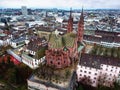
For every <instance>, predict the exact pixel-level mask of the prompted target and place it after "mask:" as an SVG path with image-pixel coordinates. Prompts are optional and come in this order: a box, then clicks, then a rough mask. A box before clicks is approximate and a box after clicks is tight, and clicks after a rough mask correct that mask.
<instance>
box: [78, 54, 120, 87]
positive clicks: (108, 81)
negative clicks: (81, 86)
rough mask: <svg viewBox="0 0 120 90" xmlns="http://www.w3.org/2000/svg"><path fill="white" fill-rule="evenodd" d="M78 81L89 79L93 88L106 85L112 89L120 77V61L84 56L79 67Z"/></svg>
mask: <svg viewBox="0 0 120 90" xmlns="http://www.w3.org/2000/svg"><path fill="white" fill-rule="evenodd" d="M76 73H77V81H78V82H79V81H81V82H84V81H83V78H85V79H87V80H88V81H86V82H85V83H87V82H89V83H88V84H90V85H91V86H93V87H97V86H98V85H104V86H108V87H111V86H113V83H114V82H115V81H117V82H118V80H119V75H120V60H118V59H114V58H109V57H102V56H95V55H89V54H82V56H81V60H80V64H79V65H78V66H77V71H76Z"/></svg>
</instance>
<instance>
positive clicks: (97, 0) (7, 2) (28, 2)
mask: <svg viewBox="0 0 120 90" xmlns="http://www.w3.org/2000/svg"><path fill="white" fill-rule="evenodd" d="M21 6H27V7H28V8H70V7H73V8H81V7H82V6H84V8H87V9H95V8H118V9H120V3H119V0H114V1H113V0H109V1H108V0H0V7H3V8H21Z"/></svg>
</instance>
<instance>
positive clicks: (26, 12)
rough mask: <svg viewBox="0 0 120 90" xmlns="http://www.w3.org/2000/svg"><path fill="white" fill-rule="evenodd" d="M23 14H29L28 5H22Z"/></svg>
mask: <svg viewBox="0 0 120 90" xmlns="http://www.w3.org/2000/svg"><path fill="white" fill-rule="evenodd" d="M22 15H24V16H27V15H28V11H27V7H26V6H22Z"/></svg>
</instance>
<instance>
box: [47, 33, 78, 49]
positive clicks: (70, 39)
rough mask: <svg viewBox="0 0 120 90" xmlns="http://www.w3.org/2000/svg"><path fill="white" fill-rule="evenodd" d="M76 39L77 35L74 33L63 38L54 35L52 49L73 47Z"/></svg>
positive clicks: (52, 35) (52, 36)
mask: <svg viewBox="0 0 120 90" xmlns="http://www.w3.org/2000/svg"><path fill="white" fill-rule="evenodd" d="M75 39H76V35H75V34H74V33H68V34H65V35H63V36H60V35H56V34H53V33H52V34H51V36H50V41H49V44H50V47H51V48H63V47H65V46H66V47H73V45H74V42H75Z"/></svg>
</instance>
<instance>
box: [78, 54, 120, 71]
mask: <svg viewBox="0 0 120 90" xmlns="http://www.w3.org/2000/svg"><path fill="white" fill-rule="evenodd" d="M79 64H80V65H83V66H87V67H93V68H98V69H99V68H100V65H101V64H106V65H112V66H118V67H120V59H118V58H114V57H105V56H98V55H91V54H84V53H82V54H81V58H80V63H79Z"/></svg>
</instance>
